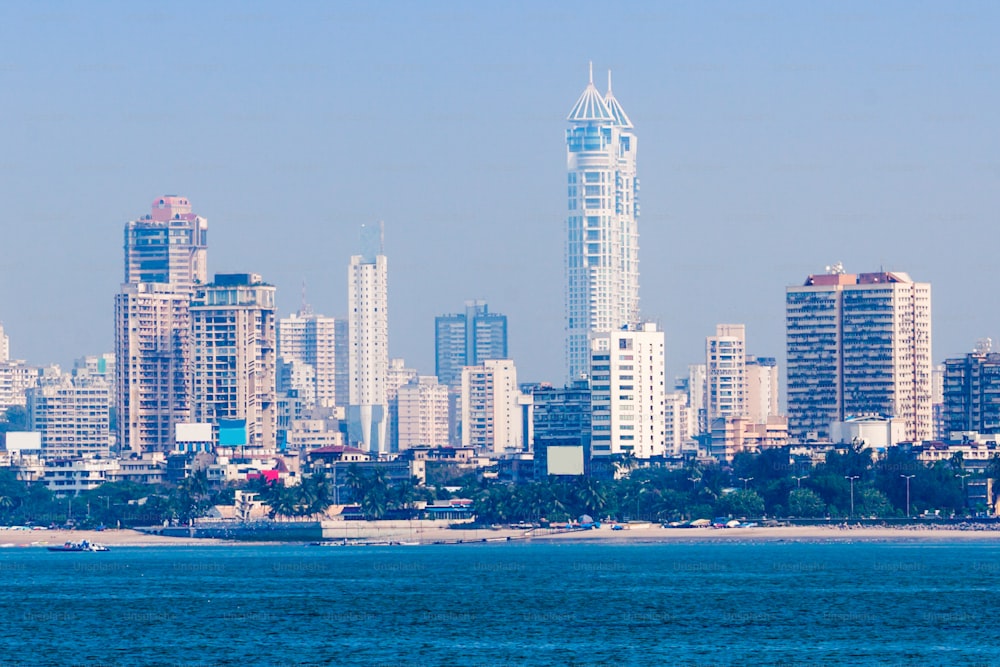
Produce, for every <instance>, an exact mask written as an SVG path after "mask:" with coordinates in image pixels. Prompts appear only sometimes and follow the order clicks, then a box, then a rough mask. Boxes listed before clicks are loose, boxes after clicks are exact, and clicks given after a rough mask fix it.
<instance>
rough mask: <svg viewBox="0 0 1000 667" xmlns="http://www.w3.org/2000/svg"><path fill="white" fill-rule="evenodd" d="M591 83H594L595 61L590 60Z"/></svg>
mask: <svg viewBox="0 0 1000 667" xmlns="http://www.w3.org/2000/svg"><path fill="white" fill-rule="evenodd" d="M590 84H591V85H593V84H594V61H593V60H591V61H590Z"/></svg>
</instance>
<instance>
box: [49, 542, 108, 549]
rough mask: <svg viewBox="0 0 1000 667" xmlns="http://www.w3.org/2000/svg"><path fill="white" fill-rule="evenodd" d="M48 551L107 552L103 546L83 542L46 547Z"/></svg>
mask: <svg viewBox="0 0 1000 667" xmlns="http://www.w3.org/2000/svg"><path fill="white" fill-rule="evenodd" d="M47 548H48V550H49V551H108V550H109V549H108V548H107V547H106V546H104V545H103V544H94V543H93V542H88V541H87V540H84V541H82V542H64V543H63V544H59V545H53V546H49V547H47Z"/></svg>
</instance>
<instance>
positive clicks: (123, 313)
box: [114, 283, 191, 455]
mask: <svg viewBox="0 0 1000 667" xmlns="http://www.w3.org/2000/svg"><path fill="white" fill-rule="evenodd" d="M190 308H191V293H190V292H188V291H185V290H180V291H178V290H177V289H176V288H174V287H173V286H171V285H169V284H166V283H125V284H123V285H122V287H121V291H120V292H119V293H118V294H116V295H115V392H114V393H115V405H116V407H117V413H118V414H117V417H118V427H117V431H118V433H117V435H118V441H117V447H118V450H119V452H120V453H122V454H125V453H129V454H135V455H140V454H142V453H144V452H164V453H169V452H170V451H171V450H172V449H173V443H174V440H173V438H174V427H175V425H176V424H182V423H184V422H188V421H190V419H191V363H190V362H191V349H190V347H189V342H190V334H191V312H190Z"/></svg>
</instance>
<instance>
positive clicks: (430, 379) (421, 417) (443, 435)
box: [396, 375, 448, 451]
mask: <svg viewBox="0 0 1000 667" xmlns="http://www.w3.org/2000/svg"><path fill="white" fill-rule="evenodd" d="M396 400H397V403H398V405H399V422H398V423H399V451H404V450H407V449H411V448H413V447H441V446H444V445H447V444H448V386H447V385H443V384H440V383H438V379H437V377H435V376H433V375H420V376H418V377H416V378H414V379H412V380H410V382H409V383H407V384H405V385H403V386H402V387H400V388H399V393H398V396H397V398H396Z"/></svg>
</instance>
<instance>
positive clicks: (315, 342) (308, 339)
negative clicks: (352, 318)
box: [278, 308, 349, 408]
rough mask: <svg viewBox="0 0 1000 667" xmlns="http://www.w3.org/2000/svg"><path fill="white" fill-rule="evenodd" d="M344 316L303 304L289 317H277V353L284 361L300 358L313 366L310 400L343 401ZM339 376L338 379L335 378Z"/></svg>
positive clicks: (326, 403)
mask: <svg viewBox="0 0 1000 667" xmlns="http://www.w3.org/2000/svg"><path fill="white" fill-rule="evenodd" d="M347 347H348V344H347V320H344V319H343V318H333V317H325V316H323V315H317V314H316V313H313V312H312V311H311V310H309V309H308V308H303V309H302V310H300V311H299V312H298V313H295V314H293V315H291V316H290V317H283V318H281V319H280V320H278V355H279V356H280V357H281V358H283V359H284V360H286V361H292V360H295V361H299V362H302V363H304V364H308V365H309V366H311V367H312V369H313V371H314V373H315V381H314V385H313V387H312V393H313V395H312V397H311V400H312V401H313V402H314V404H315V405H321V406H323V407H328V408H330V407H334V406H335V405H346V403H347V399H348V396H347V392H346V391H345V392H344V393H338V388H343V387H342V386H341V387H338V384H340V385H344V384H345V383H344V382H343V381H342V378H344V379H346V377H347V375H348V371H349V369H348V368H347V367H346V366H347V363H346V362H347V354H346V353H347ZM338 380H340V382H338Z"/></svg>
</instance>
